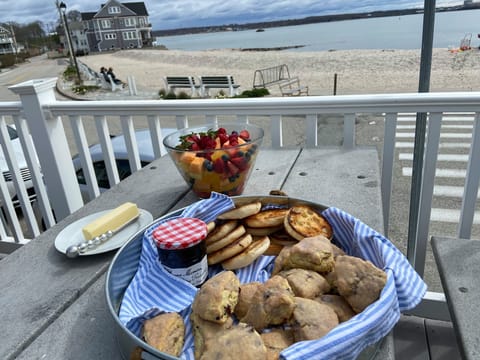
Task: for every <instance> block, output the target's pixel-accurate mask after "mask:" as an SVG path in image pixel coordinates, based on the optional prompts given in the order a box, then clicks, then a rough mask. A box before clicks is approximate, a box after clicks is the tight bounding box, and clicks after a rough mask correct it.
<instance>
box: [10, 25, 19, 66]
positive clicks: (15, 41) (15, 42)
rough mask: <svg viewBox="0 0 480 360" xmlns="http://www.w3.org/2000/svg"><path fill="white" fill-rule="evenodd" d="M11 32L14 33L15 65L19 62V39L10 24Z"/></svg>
mask: <svg viewBox="0 0 480 360" xmlns="http://www.w3.org/2000/svg"><path fill="white" fill-rule="evenodd" d="M10 32H11V33H12V39H13V50H14V51H15V65H16V64H17V62H18V58H17V56H18V47H17V38H16V37H15V31H14V30H13V25H12V24H10Z"/></svg>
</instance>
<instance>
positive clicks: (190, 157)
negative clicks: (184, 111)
mask: <svg viewBox="0 0 480 360" xmlns="http://www.w3.org/2000/svg"><path fill="white" fill-rule="evenodd" d="M260 140H261V139H260ZM258 146H259V144H258V143H256V142H255V141H252V139H251V137H250V133H249V131H248V130H246V129H244V130H241V131H230V132H228V131H227V130H226V129H225V128H222V127H221V128H218V129H216V130H213V129H209V130H207V131H205V132H191V133H188V134H185V135H182V136H180V137H179V144H178V145H176V146H175V149H174V150H173V151H172V152H171V154H172V156H173V159H174V161H175V162H176V164H177V167H178V169H179V170H180V172H181V173H182V176H183V177H184V178H185V180H186V181H187V182H188V183H190V184H191V185H192V189H193V191H194V192H195V193H196V194H197V195H198V196H200V197H208V196H210V192H211V191H216V192H219V193H223V194H227V195H240V194H241V193H242V192H243V188H244V186H245V182H246V179H247V178H248V175H249V173H250V169H251V166H252V165H253V164H254V163H255V158H256V155H257V150H258Z"/></svg>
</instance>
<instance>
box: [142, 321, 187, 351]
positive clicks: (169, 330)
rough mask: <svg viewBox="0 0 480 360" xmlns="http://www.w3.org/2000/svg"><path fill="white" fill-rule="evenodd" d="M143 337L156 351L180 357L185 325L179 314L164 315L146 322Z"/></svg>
mask: <svg viewBox="0 0 480 360" xmlns="http://www.w3.org/2000/svg"><path fill="white" fill-rule="evenodd" d="M142 336H143V338H144V339H145V342H146V343H147V344H149V345H151V346H152V347H154V348H155V349H157V350H160V351H162V352H164V353H167V354H170V355H173V356H180V355H181V354H182V349H183V343H184V339H185V324H184V323H183V319H182V317H181V316H180V315H179V314H178V313H175V312H172V313H163V314H160V315H157V316H155V317H154V318H151V319H148V320H145V323H144V324H143V330H142Z"/></svg>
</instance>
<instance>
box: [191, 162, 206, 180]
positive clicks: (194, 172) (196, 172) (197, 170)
mask: <svg viewBox="0 0 480 360" xmlns="http://www.w3.org/2000/svg"><path fill="white" fill-rule="evenodd" d="M204 161H205V158H203V157H195V158H194V159H193V160H192V161H191V162H190V166H189V167H188V174H189V175H190V176H191V177H192V178H194V179H201V178H202V171H203V163H204Z"/></svg>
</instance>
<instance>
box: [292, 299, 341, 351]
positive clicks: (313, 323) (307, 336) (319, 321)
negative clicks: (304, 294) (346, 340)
mask: <svg viewBox="0 0 480 360" xmlns="http://www.w3.org/2000/svg"><path fill="white" fill-rule="evenodd" d="M313 314H315V315H314V316H312V315H313ZM337 325H338V316H337V314H336V313H335V311H333V310H332V309H331V308H330V307H329V306H327V305H325V304H320V303H319V302H317V301H315V300H311V299H303V298H300V297H296V298H295V310H294V311H293V320H292V326H293V330H294V332H293V334H294V337H295V342H298V341H304V340H315V339H319V338H321V337H322V336H324V335H326V334H327V333H328V332H329V331H330V330H332V329H333V328H334V327H335V326H337Z"/></svg>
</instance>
